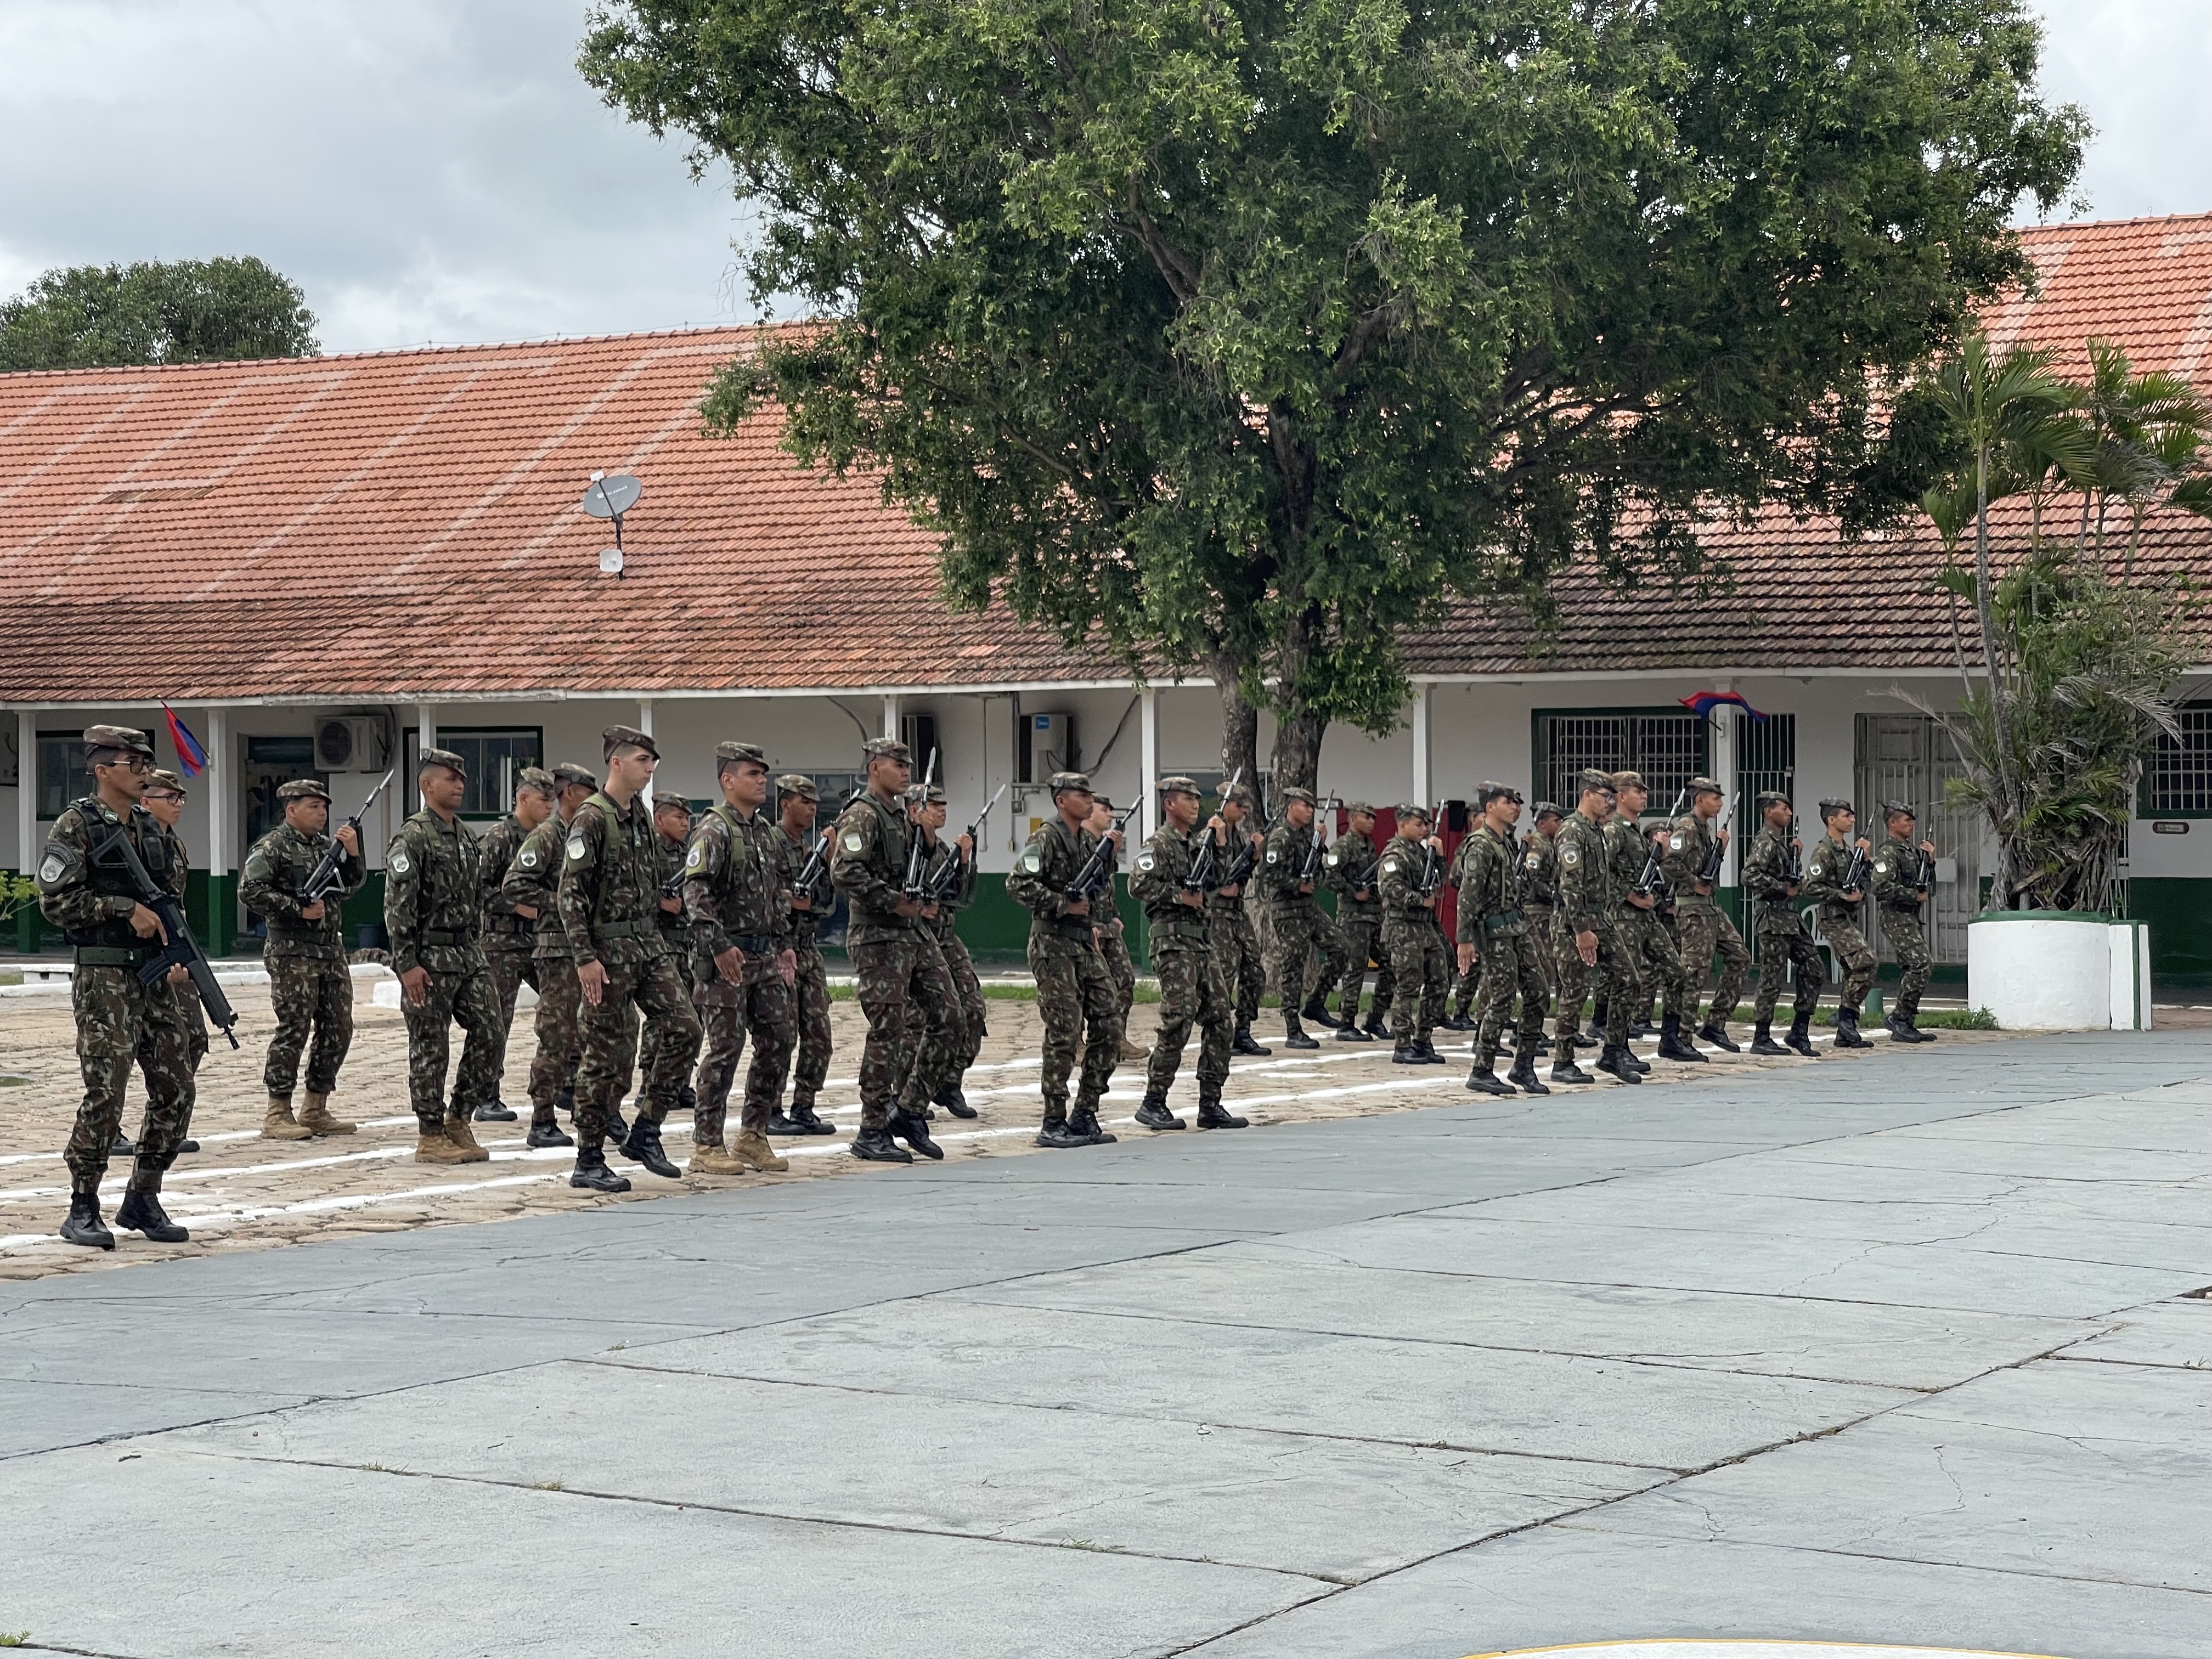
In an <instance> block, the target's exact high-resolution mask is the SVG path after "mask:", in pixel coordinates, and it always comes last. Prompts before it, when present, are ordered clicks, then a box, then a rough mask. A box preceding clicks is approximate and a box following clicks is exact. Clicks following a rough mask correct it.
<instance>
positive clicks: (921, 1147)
mask: <svg viewBox="0 0 2212 1659" xmlns="http://www.w3.org/2000/svg"><path fill="white" fill-rule="evenodd" d="M890 1133H892V1134H893V1135H895V1136H896V1137H897V1138H898V1139H901V1140H903V1141H904V1142H906V1144H907V1145H908V1146H911V1147H913V1148H914V1150H915V1151H916V1152H920V1153H921V1155H922V1156H923V1157H924V1158H931V1159H942V1158H944V1156H945V1148H944V1147H942V1146H939V1145H938V1144H937V1143H936V1142H935V1141H933V1140H932V1139H930V1138H929V1125H928V1124H927V1122H925V1121H923V1119H922V1115H921V1113H920V1112H919V1111H916V1110H915V1109H911V1108H908V1107H904V1106H902V1107H900V1108H899V1109H898V1110H897V1111H896V1112H893V1113H892V1114H891V1121H890Z"/></svg>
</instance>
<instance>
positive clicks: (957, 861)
mask: <svg viewBox="0 0 2212 1659" xmlns="http://www.w3.org/2000/svg"><path fill="white" fill-rule="evenodd" d="M1005 793H1006V785H1005V784H1003V783H1002V784H1000V786H999V794H998V795H994V796H992V797H991V799H988V800H987V801H985V802H984V803H983V810H982V811H980V812H978V813H976V814H975V822H974V823H971V824H969V826H968V829H967V832H966V833H967V836H968V844H969V846H970V847H973V846H974V845H975V837H976V836H977V834H978V833H980V832H981V829H982V828H983V820H984V819H985V818H987V817H990V816H991V809H992V808H993V807H994V806H996V805H998V804H999V795H1003V794H1005ZM967 873H968V860H967V859H966V857H965V856H963V854H962V853H961V851H960V848H958V846H957V845H956V846H955V847H954V848H953V849H952V856H951V858H949V859H947V860H945V862H944V863H942V864H940V865H939V866H937V868H936V870H935V871H933V872H932V873H931V876H930V878H929V890H928V893H927V900H928V902H930V903H932V904H942V903H943V902H945V900H947V899H949V898H951V896H953V894H955V893H957V892H958V891H959V890H960V882H961V878H963V877H964V876H965V875H966V874H967Z"/></svg>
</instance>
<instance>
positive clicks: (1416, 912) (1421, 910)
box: [1398, 904, 1440, 926]
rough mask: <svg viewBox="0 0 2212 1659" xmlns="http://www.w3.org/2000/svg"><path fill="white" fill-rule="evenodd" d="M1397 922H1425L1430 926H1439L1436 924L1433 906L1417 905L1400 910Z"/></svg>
mask: <svg viewBox="0 0 2212 1659" xmlns="http://www.w3.org/2000/svg"><path fill="white" fill-rule="evenodd" d="M1398 920H1399V921H1425V922H1428V923H1429V924H1431V926H1437V925H1440V924H1438V923H1437V907H1436V906H1435V905H1434V904H1418V905H1413V906H1411V907H1409V908H1406V909H1403V910H1401V911H1399V912H1398Z"/></svg>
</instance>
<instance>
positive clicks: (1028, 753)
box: [1022, 714, 1075, 783]
mask: <svg viewBox="0 0 2212 1659" xmlns="http://www.w3.org/2000/svg"><path fill="white" fill-rule="evenodd" d="M1073 770H1075V716H1074V715H1073V714H1024V715H1023V716H1022V781H1023V782H1024V783H1048V782H1050V781H1052V775H1053V774H1054V773H1055V772H1073Z"/></svg>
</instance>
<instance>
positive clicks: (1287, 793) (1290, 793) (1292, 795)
mask: <svg viewBox="0 0 2212 1659" xmlns="http://www.w3.org/2000/svg"><path fill="white" fill-rule="evenodd" d="M1281 793H1282V798H1283V805H1285V806H1288V805H1290V804H1291V802H1292V801H1294V800H1302V801H1304V803H1305V804H1306V805H1309V806H1312V805H1316V802H1315V800H1314V792H1313V791H1312V790H1310V789H1301V788H1300V787H1298V786H1297V784H1295V783H1294V784H1292V785H1291V786H1290V787H1288V788H1287V789H1285V790H1283V791H1282V792H1281Z"/></svg>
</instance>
